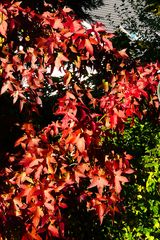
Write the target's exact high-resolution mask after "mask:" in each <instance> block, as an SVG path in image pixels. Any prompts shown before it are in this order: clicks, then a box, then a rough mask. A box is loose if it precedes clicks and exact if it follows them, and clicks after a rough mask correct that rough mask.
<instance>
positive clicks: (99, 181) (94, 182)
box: [88, 176, 108, 195]
mask: <svg viewBox="0 0 160 240" xmlns="http://www.w3.org/2000/svg"><path fill="white" fill-rule="evenodd" d="M105 186H108V180H107V179H106V178H105V177H99V176H94V177H93V178H92V179H91V184H90V185H89V186H88V188H93V187H97V189H98V192H99V194H100V195H102V193H103V188H104V187H105Z"/></svg>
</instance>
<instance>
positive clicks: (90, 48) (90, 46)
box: [85, 39, 93, 55]
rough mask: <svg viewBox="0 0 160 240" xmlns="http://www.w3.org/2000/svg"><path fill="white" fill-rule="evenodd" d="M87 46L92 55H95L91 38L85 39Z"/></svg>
mask: <svg viewBox="0 0 160 240" xmlns="http://www.w3.org/2000/svg"><path fill="white" fill-rule="evenodd" d="M85 47H86V49H87V51H88V52H89V53H90V55H93V46H92V44H91V42H90V41H89V39H86V40H85Z"/></svg>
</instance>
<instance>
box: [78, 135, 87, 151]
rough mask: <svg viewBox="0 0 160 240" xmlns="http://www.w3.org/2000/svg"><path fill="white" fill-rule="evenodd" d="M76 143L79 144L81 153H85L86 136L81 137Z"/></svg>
mask: <svg viewBox="0 0 160 240" xmlns="http://www.w3.org/2000/svg"><path fill="white" fill-rule="evenodd" d="M76 145H77V148H78V150H79V151H80V152H81V153H83V152H84V150H85V140H84V137H81V138H79V139H78V141H77V143H76Z"/></svg>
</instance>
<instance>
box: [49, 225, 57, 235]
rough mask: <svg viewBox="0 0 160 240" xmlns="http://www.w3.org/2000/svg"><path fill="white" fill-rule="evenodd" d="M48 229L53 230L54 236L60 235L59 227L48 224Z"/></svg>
mask: <svg viewBox="0 0 160 240" xmlns="http://www.w3.org/2000/svg"><path fill="white" fill-rule="evenodd" d="M48 230H49V231H50V232H51V234H52V236H53V237H59V231H58V229H57V228H56V227H55V226H53V225H52V224H50V225H49V226H48Z"/></svg>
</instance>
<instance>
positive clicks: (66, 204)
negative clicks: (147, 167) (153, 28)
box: [0, 0, 159, 240]
mask: <svg viewBox="0 0 160 240" xmlns="http://www.w3.org/2000/svg"><path fill="white" fill-rule="evenodd" d="M61 2H62V1H59V3H60V4H59V5H58V7H55V9H54V8H53V6H52V5H51V4H50V2H49V1H44V2H43V3H44V6H43V8H41V7H40V8H39V6H37V5H36V8H35V5H34V4H33V6H32V4H31V5H27V6H26V5H25V3H26V1H21V2H16V1H7V0H3V1H2V3H1V5H0V34H1V37H0V39H1V44H0V48H1V56H0V72H1V75H0V78H1V95H2V96H1V99H0V101H1V102H0V106H1V109H2V111H3V114H2V115H1V119H0V120H1V122H2V126H3V124H4V126H5V127H2V132H3V134H2V137H1V141H2V142H3V141H4V143H6V142H7V141H8V140H9V142H8V143H7V146H6V145H5V144H4V143H3V145H2V147H1V148H2V149H3V152H2V153H1V158H2V161H1V164H0V180H1V182H2V184H1V186H0V219H1V223H2V225H1V226H2V227H1V229H0V231H1V236H2V238H4V239H5V237H7V238H8V239H17V238H19V239H23V240H25V239H27V240H28V239H36V240H40V239H52V238H53V237H57V238H61V239H63V238H66V237H71V235H70V234H71V232H70V231H69V227H70V225H69V222H70V218H72V211H73V212H74V210H75V209H76V211H78V210H79V209H83V211H84V215H83V214H82V215H83V217H84V216H85V214H87V215H88V216H89V215H90V216H92V212H93V213H96V214H97V215H98V217H99V220H100V223H102V222H103V218H104V216H105V215H107V216H110V217H111V218H112V220H113V219H114V216H115V215H116V213H119V212H121V211H123V204H122V200H123V198H122V194H121V192H122V188H123V185H124V184H125V183H127V182H128V181H129V176H130V174H132V173H133V172H134V171H133V169H132V168H131V166H130V161H131V159H132V156H131V153H130V152H129V151H128V149H127V148H125V144H124V147H123V146H122V145H121V143H120V142H119V144H116V142H117V141H119V140H120V139H121V136H123V133H124V131H125V127H126V124H127V122H128V121H130V123H129V124H130V127H132V126H133V125H134V122H135V118H137V117H138V118H139V119H143V118H145V117H146V116H148V115H150V116H155V115H156V114H157V111H158V100H157V97H156V95H155V94H156V89H157V85H158V81H159V75H158V74H157V71H158V69H159V63H158V62H156V63H151V64H147V65H145V66H140V64H139V65H136V63H133V62H130V61H129V59H128V56H127V54H126V51H125V50H124V49H123V50H116V48H115V47H114V46H113V44H112V40H111V39H112V37H113V36H112V35H111V34H107V33H106V31H105V28H104V26H103V25H101V24H100V23H96V24H94V25H92V26H91V27H90V28H89V29H86V28H85V27H84V26H83V22H82V21H80V20H78V19H77V16H76V15H75V14H74V13H73V12H72V10H71V9H70V8H68V7H63V8H62V5H61ZM33 3H34V1H33ZM56 6H57V5H56ZM56 70H57V71H58V72H57V71H56ZM58 74H60V75H61V77H59V76H58ZM6 103H7V105H6V106H8V108H9V109H6V108H5V104H6ZM6 120H7V122H6ZM5 133H6V135H8V138H7V137H6V135H5ZM13 133H15V134H14V136H13ZM11 134H12V137H11V138H10V136H11ZM116 134H117V135H116ZM116 136H117V138H118V139H119V140H116V139H117V138H116ZM3 137H4V138H3ZM3 146H4V148H3ZM123 202H124V201H123ZM76 211H75V212H76ZM83 211H82V213H83ZM87 211H88V212H89V213H88V212H87ZM79 212H80V210H79ZM18 229H19V230H18ZM67 229H68V230H67ZM17 233H18V236H16V234H17ZM81 239H82V238H81Z"/></svg>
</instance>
